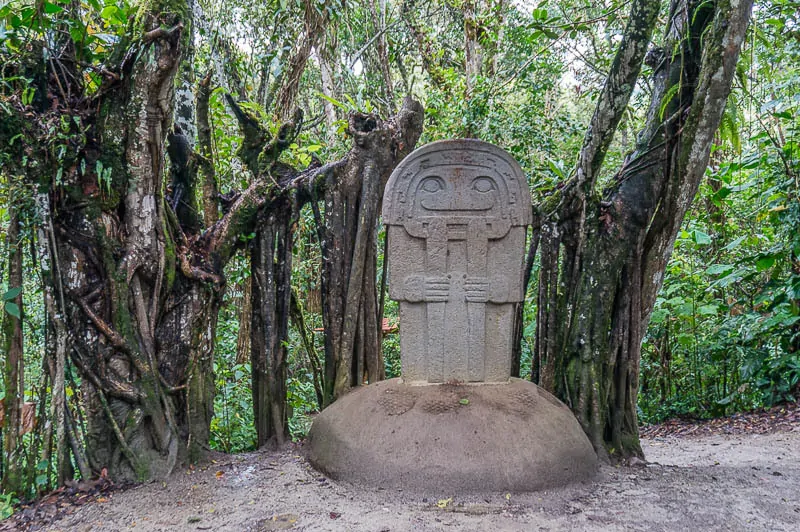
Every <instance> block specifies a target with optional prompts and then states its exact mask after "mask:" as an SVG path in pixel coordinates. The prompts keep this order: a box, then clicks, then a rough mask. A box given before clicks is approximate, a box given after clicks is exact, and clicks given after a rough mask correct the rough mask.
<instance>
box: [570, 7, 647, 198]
mask: <svg viewBox="0 0 800 532" xmlns="http://www.w3.org/2000/svg"><path fill="white" fill-rule="evenodd" d="M660 5H661V2H659V1H658V0H634V2H633V5H632V6H631V13H630V16H629V18H628V24H627V25H626V27H625V32H624V33H623V36H622V42H621V43H620V45H619V48H618V49H617V54H616V56H615V57H614V62H613V63H612V64H611V70H610V71H609V73H608V77H607V78H606V82H605V85H604V86H603V89H602V91H601V92H600V97H599V98H598V100H597V107H596V108H595V111H594V115H592V119H591V121H590V122H589V128H588V129H587V130H586V136H585V137H584V139H583V146H582V147H581V151H580V155H579V156H578V165H577V168H576V176H575V181H574V186H576V187H578V188H580V189H582V192H583V194H584V195H585V194H588V193H590V192H591V191H592V190H593V189H594V185H595V182H596V181H597V174H598V172H599V170H600V167H601V166H602V164H603V160H604V159H605V156H606V152H607V151H608V147H609V145H610V144H611V140H612V139H613V138H614V133H615V132H616V129H617V126H618V125H619V122H620V120H621V119H622V115H623V113H624V112H625V109H626V107H627V106H628V101H629V100H630V97H631V93H633V89H634V87H635V86H636V80H637V78H638V77H639V72H640V70H641V67H642V61H643V60H644V57H645V54H646V52H647V48H648V46H649V44H650V37H651V36H652V34H653V28H654V27H655V24H656V20H657V18H658V12H659V8H660Z"/></svg>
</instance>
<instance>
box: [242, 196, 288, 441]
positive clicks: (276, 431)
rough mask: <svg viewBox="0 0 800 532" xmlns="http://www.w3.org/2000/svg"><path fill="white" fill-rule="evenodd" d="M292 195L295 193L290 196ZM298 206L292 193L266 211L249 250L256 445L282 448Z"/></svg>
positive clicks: (285, 420) (285, 425)
mask: <svg viewBox="0 0 800 532" xmlns="http://www.w3.org/2000/svg"><path fill="white" fill-rule="evenodd" d="M289 196H291V195H289ZM295 212H296V209H295V208H294V205H293V201H292V198H291V197H286V198H285V201H284V202H282V204H280V205H278V206H277V208H276V209H274V210H273V211H271V212H270V213H268V215H267V219H266V221H265V222H264V223H263V224H262V225H261V227H260V228H259V230H258V231H257V232H256V237H255V239H254V245H253V249H252V251H251V268H250V271H251V272H252V276H253V277H252V286H251V289H252V292H253V293H252V324H251V326H250V330H251V334H252V340H251V342H250V343H251V346H252V347H251V349H252V350H251V353H252V358H251V361H252V379H253V408H254V417H255V425H256V434H257V436H258V438H257V443H258V447H262V446H264V445H266V444H267V443H270V444H273V445H274V446H277V447H280V446H282V445H283V444H284V443H285V442H286V440H287V438H288V437H289V420H288V417H287V412H286V358H287V347H286V343H287V342H288V340H289V302H290V297H291V274H292V243H293V235H294V232H293V228H292V225H293V224H294V222H295V215H294V213H295Z"/></svg>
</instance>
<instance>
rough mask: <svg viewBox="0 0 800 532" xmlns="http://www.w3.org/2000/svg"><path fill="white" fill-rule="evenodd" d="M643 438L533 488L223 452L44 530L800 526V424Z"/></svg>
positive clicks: (296, 453)
mask: <svg viewBox="0 0 800 532" xmlns="http://www.w3.org/2000/svg"><path fill="white" fill-rule="evenodd" d="M643 443H644V446H645V453H646V456H647V459H648V460H649V462H650V463H649V464H648V465H639V466H635V467H618V468H613V467H604V468H603V469H602V470H601V471H600V474H599V475H598V477H597V479H596V480H595V481H594V482H591V483H586V484H582V485H575V486H570V487H567V488H563V489H559V490H554V491H547V492H538V493H527V494H516V493H511V494H505V493H484V494H472V495H463V494H458V493H427V494H412V493H405V492H403V491H399V490H380V489H379V490H366V489H363V488H359V487H356V486H351V485H346V484H341V483H336V482H332V481H329V480H327V479H326V478H325V477H323V476H322V475H320V474H319V473H317V472H316V471H314V470H313V469H311V468H310V467H309V465H308V463H307V462H306V461H305V459H304V458H302V456H301V449H294V450H290V451H287V452H283V453H266V452H264V453H261V452H259V453H250V454H246V455H239V456H224V455H222V456H219V457H218V458H217V460H216V461H215V462H211V463H208V464H206V465H204V466H202V467H197V468H194V469H188V470H182V471H180V472H179V473H176V474H174V475H173V476H172V477H171V478H170V479H169V480H168V481H167V482H164V483H161V482H159V483H151V484H145V485H141V486H138V487H134V488H131V489H129V490H126V491H117V492H113V493H111V494H109V495H107V496H105V497H102V498H101V499H100V501H104V502H95V503H91V504H87V505H85V506H83V507H78V508H76V509H75V510H74V513H72V514H70V515H67V516H66V517H64V518H62V519H60V520H58V521H56V522H54V523H52V524H51V525H49V528H45V530H78V531H84V530H85V531H89V530H92V531H111V530H115V531H116V530H148V531H156V530H187V531H191V530H214V531H217V530H220V531H228V530H229V531H237V532H238V531H262V530H285V529H293V530H354V531H362V530H364V531H375V532H378V531H411V530H447V531H450V530H454V531H461V530H464V531H473V530H474V531H488V530H493V531H494V530H496V531H512V530H520V531H522V530H525V531H530V530H550V531H553V530H648V531H656V530H745V529H746V530H792V531H794V530H798V523H800V490H799V489H798V487H800V426H797V427H791V428H790V429H789V430H788V431H786V430H784V431H782V432H776V433H771V434H749V435H748V434H737V435H702V436H699V437H685V436H683V437H675V436H665V437H656V438H653V439H646V440H644V441H643Z"/></svg>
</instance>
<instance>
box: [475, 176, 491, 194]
mask: <svg viewBox="0 0 800 532" xmlns="http://www.w3.org/2000/svg"><path fill="white" fill-rule="evenodd" d="M472 190H476V191H478V192H489V191H491V190H494V183H493V182H492V180H491V179H489V178H488V177H479V178H478V179H476V180H475V181H473V182H472Z"/></svg>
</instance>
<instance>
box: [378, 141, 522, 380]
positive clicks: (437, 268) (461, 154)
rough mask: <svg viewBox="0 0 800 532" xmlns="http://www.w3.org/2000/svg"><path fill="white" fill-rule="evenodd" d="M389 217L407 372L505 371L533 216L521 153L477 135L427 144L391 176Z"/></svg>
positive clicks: (452, 375) (392, 276)
mask: <svg viewBox="0 0 800 532" xmlns="http://www.w3.org/2000/svg"><path fill="white" fill-rule="evenodd" d="M383 223H384V224H385V225H386V226H387V231H388V238H389V247H388V261H389V297H391V298H392V299H394V300H397V301H399V302H400V353H401V360H402V374H403V380H404V382H408V383H423V382H429V383H441V382H503V381H507V380H508V378H509V376H510V368H511V350H512V345H511V344H512V327H513V317H514V305H515V304H517V303H519V302H521V301H522V300H523V297H524V294H523V287H522V276H523V261H524V255H525V252H524V250H525V231H526V226H527V225H529V224H530V223H531V203H530V193H529V191H528V185H527V182H526V179H525V176H524V174H523V173H522V170H521V169H520V167H519V165H518V164H517V163H516V161H514V159H513V158H511V156H510V155H509V154H508V153H506V152H505V151H503V150H502V149H500V148H498V147H497V146H494V145H491V144H488V143H486V142H482V141H479V140H448V141H441V142H434V143H432V144H428V145H427V146H424V147H423V148H420V149H418V150H417V151H415V152H414V153H413V154H411V155H410V156H408V157H407V158H406V159H405V160H404V161H403V162H402V163H401V164H400V166H398V167H397V169H396V170H395V171H394V173H393V174H392V176H391V178H390V179H389V182H388V184H387V186H386V192H385V194H384V201H383Z"/></svg>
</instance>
